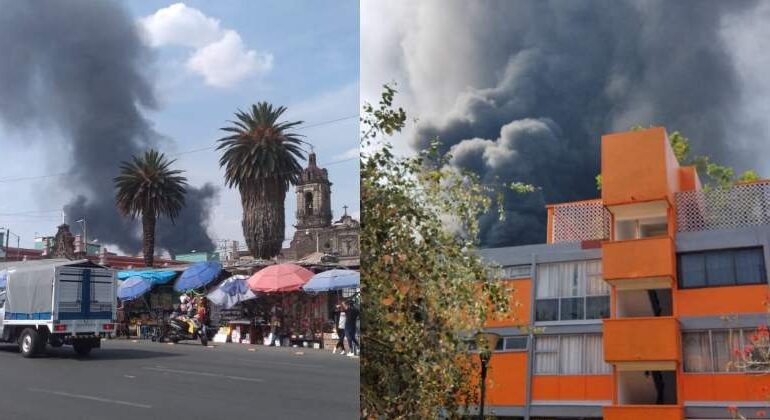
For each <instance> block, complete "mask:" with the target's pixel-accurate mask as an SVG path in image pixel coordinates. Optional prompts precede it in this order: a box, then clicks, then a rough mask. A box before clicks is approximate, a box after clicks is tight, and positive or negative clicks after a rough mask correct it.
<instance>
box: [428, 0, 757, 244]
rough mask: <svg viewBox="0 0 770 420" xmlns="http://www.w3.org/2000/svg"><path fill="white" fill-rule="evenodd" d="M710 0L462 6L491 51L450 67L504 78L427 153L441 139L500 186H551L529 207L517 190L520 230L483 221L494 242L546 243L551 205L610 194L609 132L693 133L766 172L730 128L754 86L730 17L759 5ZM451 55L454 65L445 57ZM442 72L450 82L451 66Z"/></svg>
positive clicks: (475, 92)
mask: <svg viewBox="0 0 770 420" xmlns="http://www.w3.org/2000/svg"><path fill="white" fill-rule="evenodd" d="M703 3H704V2H699V1H676V2H663V1H618V0H607V1H598V0H597V1H576V2H571V1H540V0H537V1H512V2H507V1H497V2H482V3H481V4H479V3H475V2H452V3H449V4H451V9H453V11H452V14H453V15H454V16H455V17H456V18H457V19H458V21H459V22H464V23H465V25H463V26H462V28H461V29H457V30H464V31H466V32H467V33H468V37H469V38H471V39H470V40H469V41H468V42H474V43H476V45H477V46H478V48H479V49H481V51H482V52H480V53H478V55H479V56H480V57H476V59H474V60H465V59H464V57H455V58H456V62H454V63H444V65H447V66H462V67H463V68H464V69H465V70H466V71H468V72H474V71H477V72H480V74H497V75H498V76H497V78H496V82H495V83H492V84H491V85H489V86H487V87H483V88H479V87H476V88H469V89H467V90H466V91H464V92H462V93H461V94H460V95H459V96H458V99H457V102H456V103H455V104H454V107H453V109H452V111H451V113H450V114H449V115H447V116H445V117H444V118H441V119H436V120H433V121H426V122H423V123H421V124H420V125H419V126H418V130H417V135H416V137H415V139H416V140H415V141H414V142H413V146H415V147H417V148H424V147H425V146H426V145H427V141H429V140H430V139H432V138H435V137H438V138H439V139H440V140H441V141H442V142H443V144H444V147H445V151H451V152H452V153H453V155H454V160H453V164H454V165H456V166H458V167H462V168H466V169H470V170H473V171H475V172H477V173H479V174H481V176H482V177H483V179H484V180H485V181H486V182H490V183H492V182H496V179H498V178H499V179H500V180H502V181H522V182H528V183H532V184H535V185H537V186H539V187H541V188H542V191H541V192H538V193H535V194H532V195H530V196H526V197H524V196H518V195H515V194H513V193H511V194H508V197H507V209H506V213H507V218H506V220H505V221H504V222H499V221H498V220H497V215H490V216H488V217H486V218H485V219H484V220H483V223H482V235H481V236H482V237H481V239H482V244H483V245H484V246H507V245H517V244H526V243H540V242H544V241H545V237H546V234H545V214H546V213H545V210H544V208H543V206H544V205H545V204H546V203H559V202H566V201H573V200H582V199H590V198H595V197H597V196H599V192H598V191H597V188H596V184H595V181H594V177H595V175H596V174H598V173H599V169H600V162H599V145H600V136H601V135H602V134H604V133H609V132H613V131H626V130H628V129H629V128H630V127H631V126H634V125H637V124H640V125H645V126H647V125H656V126H665V127H667V128H668V129H669V130H673V129H676V130H680V131H682V132H683V133H685V134H686V135H687V136H688V137H689V138H690V139H691V140H692V141H693V145H694V151H695V153H705V154H708V155H710V156H712V157H714V158H715V159H716V160H718V161H720V162H727V163H729V164H736V163H738V162H741V164H740V166H743V167H745V166H749V165H754V164H755V163H754V162H756V160H755V159H752V158H751V157H749V156H745V155H741V154H740V153H739V151H738V150H733V149H735V148H734V147H732V145H731V139H730V137H729V133H728V131H729V127H730V123H731V121H734V120H736V119H737V117H738V116H737V115H736V110H737V109H738V106H737V105H738V103H739V101H740V98H741V86H740V83H739V77H738V74H737V71H736V69H735V67H734V64H733V60H732V58H731V56H730V54H729V48H728V47H727V46H726V44H725V42H724V40H723V39H722V38H721V36H720V28H721V26H722V25H721V23H722V22H723V19H724V18H725V17H726V16H728V15H730V14H732V13H737V12H740V11H744V10H745V9H746V8H748V7H751V6H752V5H753V4H754V3H753V2H749V1H737V2H706V3H707V4H708V6H707V7H703V6H705V5H704V4H703ZM449 4H448V3H445V2H442V3H441V5H440V6H437V7H443V8H448V7H450V6H449ZM445 14H446V13H445V12H444V15H445ZM458 16H459V17H458ZM466 17H467V18H466ZM430 36H432V37H435V36H436V34H431V35H430ZM439 48H441V49H443V48H448V49H450V50H451V48H452V46H451V45H443V46H441V47H439ZM423 54H429V52H427V51H425V52H423ZM438 55H439V56H441V57H447V56H451V54H447V53H446V51H443V50H442V51H440V52H439V54H438ZM429 57H430V56H428V58H426V57H424V56H423V57H422V59H423V60H429ZM435 64H436V66H435V70H436V72H437V77H439V75H438V72H439V71H440V68H442V66H441V65H439V63H435ZM490 66H492V71H490ZM413 93H414V94H415V95H420V94H429V93H428V92H419V91H416V92H413Z"/></svg>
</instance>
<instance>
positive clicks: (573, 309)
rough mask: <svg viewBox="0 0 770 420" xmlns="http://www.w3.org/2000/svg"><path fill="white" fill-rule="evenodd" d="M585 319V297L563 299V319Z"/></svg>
mask: <svg viewBox="0 0 770 420" xmlns="http://www.w3.org/2000/svg"><path fill="white" fill-rule="evenodd" d="M572 319H585V311H584V309H583V298H580V297H578V298H565V299H562V300H561V319H560V320H561V321H568V320H572Z"/></svg>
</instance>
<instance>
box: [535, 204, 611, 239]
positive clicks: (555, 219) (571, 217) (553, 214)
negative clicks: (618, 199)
mask: <svg viewBox="0 0 770 420" xmlns="http://www.w3.org/2000/svg"><path fill="white" fill-rule="evenodd" d="M547 208H548V243H564V242H583V241H598V240H605V239H608V238H609V237H610V219H611V218H610V213H609V212H608V211H607V209H606V208H605V207H604V204H602V201H601V200H587V201H576V202H572V203H563V204H553V205H549V206H548V207H547Z"/></svg>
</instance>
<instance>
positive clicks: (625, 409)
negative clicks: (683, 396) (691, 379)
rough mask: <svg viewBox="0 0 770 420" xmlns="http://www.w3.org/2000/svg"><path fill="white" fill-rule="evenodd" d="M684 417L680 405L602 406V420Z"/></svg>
mask: <svg viewBox="0 0 770 420" xmlns="http://www.w3.org/2000/svg"><path fill="white" fill-rule="evenodd" d="M683 418H684V411H683V410H682V407H680V406H654V405H648V406H644V405H623V406H611V407H604V420H651V419H655V420H679V419H683Z"/></svg>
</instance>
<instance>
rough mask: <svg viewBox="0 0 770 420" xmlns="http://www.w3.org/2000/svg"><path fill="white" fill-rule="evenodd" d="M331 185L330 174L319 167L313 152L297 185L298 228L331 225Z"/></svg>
mask: <svg viewBox="0 0 770 420" xmlns="http://www.w3.org/2000/svg"><path fill="white" fill-rule="evenodd" d="M331 186H332V183H331V182H329V174H328V173H327V172H326V169H323V168H319V167H318V165H317V163H316V155H315V152H311V153H310V155H309V156H308V165H307V168H305V169H303V170H302V174H300V176H299V181H298V182H297V187H296V193H297V224H296V225H295V226H296V228H297V230H301V229H317V228H325V227H329V226H331V224H332V209H331Z"/></svg>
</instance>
